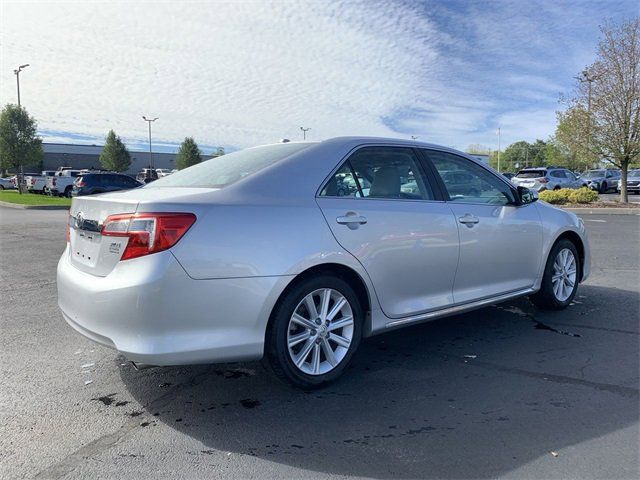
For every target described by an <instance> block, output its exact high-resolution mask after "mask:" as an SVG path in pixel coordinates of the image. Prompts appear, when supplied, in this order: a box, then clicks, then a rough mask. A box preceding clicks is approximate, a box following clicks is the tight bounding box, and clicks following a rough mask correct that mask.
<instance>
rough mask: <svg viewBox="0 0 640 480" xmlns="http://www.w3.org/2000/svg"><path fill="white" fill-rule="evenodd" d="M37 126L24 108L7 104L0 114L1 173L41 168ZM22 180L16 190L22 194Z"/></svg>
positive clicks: (40, 141) (40, 147)
mask: <svg viewBox="0 0 640 480" xmlns="http://www.w3.org/2000/svg"><path fill="white" fill-rule="evenodd" d="M37 131H38V124H37V123H36V121H35V119H34V118H33V117H31V116H30V115H29V113H28V112H27V110H26V109H25V108H24V107H19V106H17V105H12V104H7V105H5V107H4V108H3V109H2V113H1V114H0V161H1V162H2V165H1V168H2V170H3V172H5V171H6V170H8V169H12V170H15V171H16V172H18V173H20V172H21V169H22V168H23V167H25V166H34V167H35V166H37V167H38V168H41V167H42V156H43V153H42V139H41V138H40V137H38V135H37ZM21 180H22V179H21V178H20V181H19V182H18V189H19V191H20V193H22V181H21Z"/></svg>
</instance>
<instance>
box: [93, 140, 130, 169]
mask: <svg viewBox="0 0 640 480" xmlns="http://www.w3.org/2000/svg"><path fill="white" fill-rule="evenodd" d="M100 165H102V168H104V169H105V170H111V171H112V172H125V171H127V170H129V167H130V166H131V155H130V154H129V151H128V150H127V147H125V145H124V143H122V140H121V139H120V137H119V136H117V135H116V132H114V131H113V130H109V133H108V134H107V139H106V140H105V142H104V148H103V149H102V153H101V154H100Z"/></svg>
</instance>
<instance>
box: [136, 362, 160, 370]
mask: <svg viewBox="0 0 640 480" xmlns="http://www.w3.org/2000/svg"><path fill="white" fill-rule="evenodd" d="M131 365H133V368H135V369H136V370H138V371H140V370H147V369H148V368H155V367H157V365H148V364H146V363H136V362H131Z"/></svg>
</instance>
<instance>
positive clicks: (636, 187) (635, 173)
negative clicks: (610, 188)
mask: <svg viewBox="0 0 640 480" xmlns="http://www.w3.org/2000/svg"><path fill="white" fill-rule="evenodd" d="M621 189H622V179H620V180H618V191H620V190H621ZM627 192H629V193H634V194H636V195H638V194H640V170H638V169H636V170H629V171H628V172H627Z"/></svg>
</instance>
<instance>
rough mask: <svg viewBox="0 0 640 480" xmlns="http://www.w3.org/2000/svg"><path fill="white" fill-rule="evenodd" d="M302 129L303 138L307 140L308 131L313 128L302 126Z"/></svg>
mask: <svg viewBox="0 0 640 480" xmlns="http://www.w3.org/2000/svg"><path fill="white" fill-rule="evenodd" d="M300 130H302V139H303V140H306V139H307V132H308V131H309V130H311V129H310V128H304V127H300Z"/></svg>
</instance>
